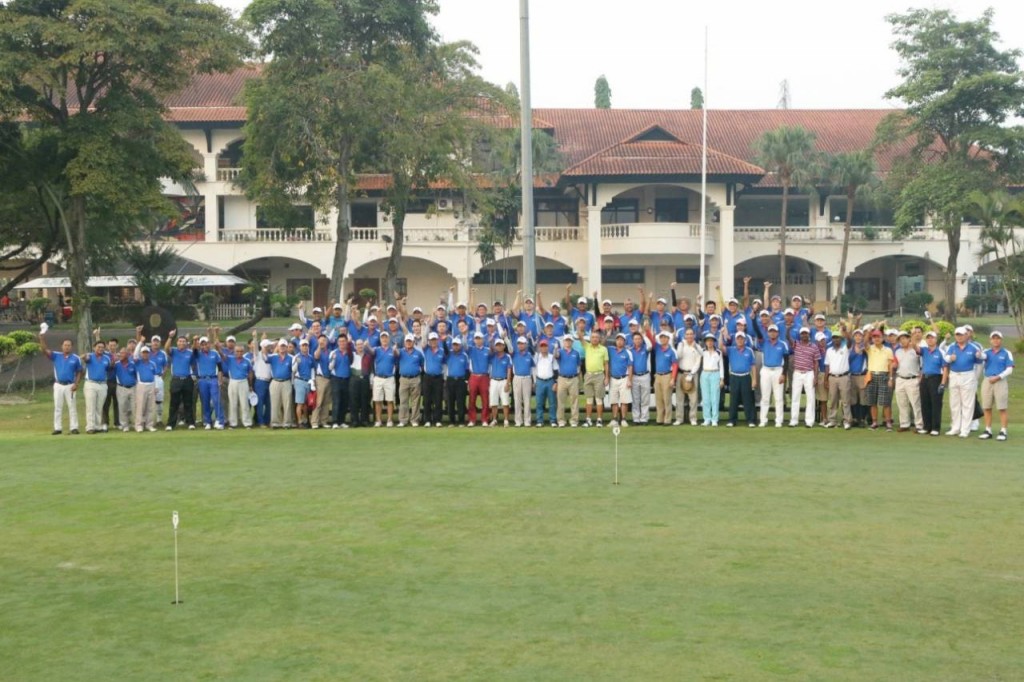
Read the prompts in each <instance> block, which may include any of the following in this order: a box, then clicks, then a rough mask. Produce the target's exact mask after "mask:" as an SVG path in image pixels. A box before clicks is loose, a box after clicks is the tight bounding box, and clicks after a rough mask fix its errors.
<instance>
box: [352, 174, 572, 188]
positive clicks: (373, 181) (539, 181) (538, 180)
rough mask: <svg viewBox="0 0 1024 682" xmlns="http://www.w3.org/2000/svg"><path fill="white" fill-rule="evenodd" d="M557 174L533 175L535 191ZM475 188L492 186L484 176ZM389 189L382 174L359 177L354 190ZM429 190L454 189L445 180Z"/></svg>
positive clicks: (387, 178)
mask: <svg viewBox="0 0 1024 682" xmlns="http://www.w3.org/2000/svg"><path fill="white" fill-rule="evenodd" d="M558 177H559V176H558V173H545V174H540V175H535V176H534V178H533V186H534V188H536V189H546V188H550V187H554V186H555V185H557V184H558ZM477 186H478V187H480V188H487V187H491V186H493V183H492V182H491V179H490V178H489V177H488V176H486V175H481V176H479V177H478V178H477ZM389 187H391V176H390V175H387V174H384V173H367V174H364V175H360V176H359V178H358V180H357V181H356V189H357V190H358V191H361V192H383V191H384V190H386V189H388V188H389ZM430 188H431V189H437V190H443V189H454V185H453V184H452V183H451V182H449V181H447V180H439V181H437V182H432V183H430Z"/></svg>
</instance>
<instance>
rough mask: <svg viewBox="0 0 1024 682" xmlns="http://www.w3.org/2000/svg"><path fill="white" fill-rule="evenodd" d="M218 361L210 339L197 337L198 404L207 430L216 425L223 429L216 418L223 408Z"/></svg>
mask: <svg viewBox="0 0 1024 682" xmlns="http://www.w3.org/2000/svg"><path fill="white" fill-rule="evenodd" d="M220 361H221V355H220V353H218V352H217V351H215V350H214V349H212V348H210V340H209V339H208V338H207V337H205V336H201V337H199V350H198V351H196V359H195V363H196V373H197V374H198V375H199V404H200V407H201V408H202V415H203V428H204V429H206V430H207V431H209V430H210V429H211V428H213V427H214V426H216V427H217V428H218V429H223V428H224V424H223V422H221V421H220V420H219V419H218V415H219V413H220V412H221V411H222V410H223V408H222V407H221V405H220V380H219V375H220Z"/></svg>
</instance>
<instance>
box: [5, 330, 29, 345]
mask: <svg viewBox="0 0 1024 682" xmlns="http://www.w3.org/2000/svg"><path fill="white" fill-rule="evenodd" d="M7 338H9V339H10V340H11V341H14V345H15V346H20V345H22V344H25V343H31V342H32V341H35V340H36V335H35V334H33V333H32V332H27V331H25V330H24V329H18V330H16V331H13V332H10V333H9V334H7Z"/></svg>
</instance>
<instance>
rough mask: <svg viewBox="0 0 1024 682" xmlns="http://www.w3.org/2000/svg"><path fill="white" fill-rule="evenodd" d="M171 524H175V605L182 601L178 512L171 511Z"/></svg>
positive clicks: (173, 602)
mask: <svg viewBox="0 0 1024 682" xmlns="http://www.w3.org/2000/svg"><path fill="white" fill-rule="evenodd" d="M171 525H172V526H174V601H172V602H171V603H172V604H174V605H175V606H176V605H178V604H180V603H181V597H180V593H179V591H178V512H176V511H174V512H171Z"/></svg>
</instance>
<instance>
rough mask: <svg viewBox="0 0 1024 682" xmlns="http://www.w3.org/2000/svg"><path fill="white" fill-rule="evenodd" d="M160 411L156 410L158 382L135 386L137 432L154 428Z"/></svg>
mask: <svg viewBox="0 0 1024 682" xmlns="http://www.w3.org/2000/svg"><path fill="white" fill-rule="evenodd" d="M159 414H160V413H159V411H158V410H157V408H156V381H154V382H153V383H151V384H147V383H143V382H141V381H140V382H139V383H137V384H135V430H136V431H141V430H142V429H143V428H147V429H151V428H153V422H155V421H156V419H157V416H158V415H159Z"/></svg>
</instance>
